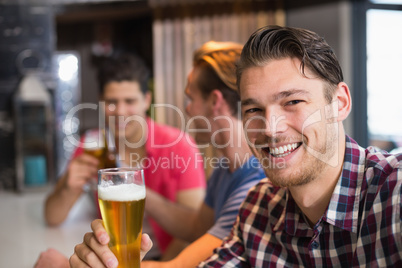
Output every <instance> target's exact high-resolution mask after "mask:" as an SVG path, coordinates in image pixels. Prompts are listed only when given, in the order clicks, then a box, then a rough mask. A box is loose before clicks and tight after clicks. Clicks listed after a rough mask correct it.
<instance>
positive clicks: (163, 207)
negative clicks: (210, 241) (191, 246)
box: [145, 189, 214, 242]
mask: <svg viewBox="0 0 402 268" xmlns="http://www.w3.org/2000/svg"><path fill="white" fill-rule="evenodd" d="M182 194H183V196H182V197H184V196H186V198H184V199H186V200H187V201H188V200H189V199H190V196H201V194H200V192H199V190H187V191H185V193H182ZM202 196H203V195H202ZM145 209H146V211H147V213H149V214H150V215H151V216H152V217H153V218H154V219H155V220H156V221H157V222H158V223H159V224H160V225H161V227H162V228H163V229H165V230H166V231H167V232H168V233H170V234H171V235H172V236H174V237H177V238H179V239H182V240H185V241H188V242H193V241H194V240H196V239H198V238H199V237H200V236H202V235H203V234H205V232H206V231H207V230H208V229H209V228H210V227H211V226H212V225H213V223H214V212H213V210H212V209H211V208H210V207H208V206H207V205H206V204H205V203H203V204H202V205H201V207H199V208H198V209H196V208H195V207H190V206H186V205H184V204H183V203H182V204H180V203H173V202H171V201H169V200H167V199H166V198H164V197H163V196H161V195H159V194H157V193H156V192H154V191H152V190H150V189H147V199H146V202H145Z"/></svg>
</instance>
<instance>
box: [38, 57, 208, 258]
mask: <svg viewBox="0 0 402 268" xmlns="http://www.w3.org/2000/svg"><path fill="white" fill-rule="evenodd" d="M148 77H149V71H148V69H147V68H146V66H145V64H144V62H143V61H142V60H141V59H140V58H139V57H137V56H135V55H127V54H122V55H119V56H116V57H113V58H110V59H108V60H106V61H105V62H104V64H103V65H101V67H100V69H99V72H98V81H99V87H100V93H101V94H100V95H101V101H102V102H104V105H105V109H104V111H105V123H106V126H107V127H108V128H109V129H111V132H113V133H114V138H115V139H114V142H115V148H116V150H117V155H118V157H117V159H118V161H117V164H118V165H120V166H137V165H141V166H143V167H144V177H145V184H146V186H147V187H148V188H149V189H152V190H153V191H155V192H157V193H159V194H160V195H162V196H163V197H164V198H166V199H168V200H170V201H172V202H175V203H177V204H180V205H183V206H185V207H188V208H189V209H196V208H198V207H199V206H200V204H201V202H202V201H203V198H204V194H205V183H206V181H205V174H204V166H203V159H202V156H201V154H200V153H199V150H198V148H197V146H196V145H195V142H194V141H193V140H192V138H191V137H190V136H188V135H187V134H185V133H184V132H183V131H181V130H179V129H176V128H173V127H170V126H167V125H162V124H158V123H156V122H154V121H153V120H152V119H150V118H149V117H148V116H147V110H148V109H149V108H150V105H151V93H150V92H149V89H148ZM180 160H185V161H180ZM189 163H191V164H189ZM98 164H99V160H98V159H96V158H95V157H93V156H91V155H89V154H87V153H85V152H84V150H83V149H82V148H78V149H77V151H76V152H75V154H74V156H73V158H72V160H71V161H70V163H69V165H68V167H67V170H66V172H65V173H64V174H63V175H62V176H61V178H60V179H59V180H58V182H57V185H56V187H55V188H54V190H53V192H52V193H51V194H50V195H49V196H48V198H47V200H46V204H45V219H46V222H47V224H48V225H49V226H57V225H59V224H61V223H62V222H63V221H64V220H65V219H66V218H67V216H68V214H69V212H70V210H71V208H72V207H73V206H74V204H75V203H76V201H77V200H78V198H79V197H80V196H81V195H82V194H83V193H84V190H83V189H84V185H86V184H88V182H90V181H91V180H96V177H97V170H98ZM162 164H163V165H165V166H166V165H169V167H168V168H166V167H165V166H162ZM145 218H146V220H145V221H144V231H146V232H147V233H148V234H150V236H151V238H152V240H153V243H154V247H155V246H156V247H155V248H156V251H154V252H153V253H151V257H150V258H152V259H154V258H158V259H159V258H163V257H164V256H163V254H164V253H165V252H177V251H180V249H181V248H182V245H180V243H179V242H177V241H174V240H173V238H172V237H171V236H170V235H169V234H167V233H166V232H165V231H164V230H163V229H162V228H161V227H160V226H159V225H158V224H157V223H156V222H155V221H154V220H153V219H152V218H151V217H149V216H147V215H146V216H145ZM176 246H178V249H177V250H176V249H174V248H175V247H176ZM166 254H168V253H166Z"/></svg>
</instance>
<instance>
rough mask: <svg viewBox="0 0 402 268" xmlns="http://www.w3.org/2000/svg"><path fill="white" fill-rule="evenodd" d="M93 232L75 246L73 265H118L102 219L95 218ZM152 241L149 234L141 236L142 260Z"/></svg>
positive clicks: (72, 258) (92, 226)
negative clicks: (110, 247)
mask: <svg viewBox="0 0 402 268" xmlns="http://www.w3.org/2000/svg"><path fill="white" fill-rule="evenodd" d="M91 228H92V231H93V232H92V233H86V234H85V236H84V241H83V242H82V243H81V244H78V245H76V246H75V249H74V254H73V255H72V256H71V258H70V266H71V267H73V268H74V267H87V266H89V267H108V268H113V267H117V265H118V261H117V259H116V257H115V256H114V254H113V252H112V251H111V250H110V249H109V247H108V243H109V240H110V237H109V235H108V234H107V232H106V230H105V228H104V227H103V224H102V220H94V221H93V222H92V224H91ZM151 247H152V241H151V239H150V238H149V236H148V235H147V234H143V235H142V238H141V260H142V259H143V258H144V256H145V254H146V253H147V252H148V251H149V250H150V249H151Z"/></svg>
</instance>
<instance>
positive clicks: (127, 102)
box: [126, 99, 137, 105]
mask: <svg viewBox="0 0 402 268" xmlns="http://www.w3.org/2000/svg"><path fill="white" fill-rule="evenodd" d="M136 102H137V100H136V99H129V100H126V104H129V105H131V104H135V103H136Z"/></svg>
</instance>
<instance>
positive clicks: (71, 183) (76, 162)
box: [65, 153, 99, 192]
mask: <svg viewBox="0 0 402 268" xmlns="http://www.w3.org/2000/svg"><path fill="white" fill-rule="evenodd" d="M98 164H99V160H98V159H96V158H95V157H93V156H92V155H89V154H85V153H84V154H82V155H80V156H78V157H77V158H75V159H73V160H72V161H71V163H70V165H69V166H68V172H67V178H66V181H65V187H66V188H67V189H70V190H72V191H74V192H81V191H82V188H83V186H84V185H85V184H86V183H87V182H89V181H90V180H93V182H94V183H96V177H97V174H98V173H97V172H98Z"/></svg>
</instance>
